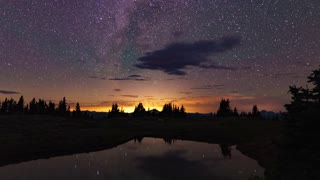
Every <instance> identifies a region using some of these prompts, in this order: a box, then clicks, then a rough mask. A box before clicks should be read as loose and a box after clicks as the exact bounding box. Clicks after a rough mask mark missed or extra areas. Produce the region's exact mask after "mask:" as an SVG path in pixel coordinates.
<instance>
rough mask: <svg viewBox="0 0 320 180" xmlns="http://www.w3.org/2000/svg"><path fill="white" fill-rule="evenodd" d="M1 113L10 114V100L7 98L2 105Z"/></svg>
mask: <svg viewBox="0 0 320 180" xmlns="http://www.w3.org/2000/svg"><path fill="white" fill-rule="evenodd" d="M1 112H2V113H7V112H8V99H7V98H6V99H5V100H4V101H3V102H2V105H1Z"/></svg>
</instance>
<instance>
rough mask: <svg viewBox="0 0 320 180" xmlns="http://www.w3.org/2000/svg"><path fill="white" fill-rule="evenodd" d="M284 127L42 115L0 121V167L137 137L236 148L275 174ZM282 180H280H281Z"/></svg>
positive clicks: (244, 121) (240, 121) (250, 121)
mask: <svg viewBox="0 0 320 180" xmlns="http://www.w3.org/2000/svg"><path fill="white" fill-rule="evenodd" d="M283 127H284V126H283V123H282V122H277V121H266V120H262V119H254V118H229V119H212V118H210V119H209V118H208V119H165V118H134V119H133V118H130V119H129V118H127V119H126V118H121V119H106V120H92V119H73V118H63V117H54V116H45V115H23V116H22V115H20V116H19V115H1V116H0V166H4V165H8V164H13V163H19V162H23V161H29V160H35V159H42V158H49V157H54V156H61V155H69V154H75V153H83V152H92V151H98V150H103V149H108V148H112V147H115V146H117V145H120V144H123V143H125V142H128V141H130V140H132V139H134V138H137V137H159V138H167V139H181V140H193V141H199V142H208V143H215V144H230V145H237V148H238V150H240V151H241V152H242V153H244V154H246V155H247V156H249V157H251V158H253V159H256V160H257V161H258V162H259V164H260V165H261V166H263V167H264V168H266V177H267V178H269V179H278V178H283V177H281V173H279V171H278V169H279V167H278V166H280V165H281V163H280V162H279V157H280V155H281V153H282V152H281V149H280V147H281V146H282V145H281V144H283V139H285V138H283V132H284V130H283ZM283 179H285V178H283Z"/></svg>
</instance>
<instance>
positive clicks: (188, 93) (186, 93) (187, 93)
mask: <svg viewBox="0 0 320 180" xmlns="http://www.w3.org/2000/svg"><path fill="white" fill-rule="evenodd" d="M179 93H181V94H185V95H190V94H192V92H179Z"/></svg>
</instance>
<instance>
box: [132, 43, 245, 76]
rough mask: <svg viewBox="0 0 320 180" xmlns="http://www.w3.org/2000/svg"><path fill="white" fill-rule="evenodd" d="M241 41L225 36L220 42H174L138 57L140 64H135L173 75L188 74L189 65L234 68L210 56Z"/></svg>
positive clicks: (141, 67)
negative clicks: (214, 60) (214, 62)
mask: <svg viewBox="0 0 320 180" xmlns="http://www.w3.org/2000/svg"><path fill="white" fill-rule="evenodd" d="M239 43H240V39H239V38H235V37H225V38H222V39H221V40H220V41H218V42H216V41H212V40H211V41H209V40H203V41H197V42H194V43H174V44H171V45H169V46H167V47H165V48H164V49H161V50H157V51H154V52H149V53H146V54H145V56H143V57H141V58H139V59H138V61H139V62H140V64H136V65H135V66H136V67H138V68H140V69H150V70H161V71H164V72H165V73H167V74H173V75H186V72H185V71H184V70H185V68H186V67H187V66H194V67H200V68H206V69H227V70H233V69H234V68H230V67H226V66H220V65H217V64H213V62H211V61H210V59H209V56H211V55H212V54H216V53H222V52H225V51H227V50H230V49H232V48H234V47H235V46H236V45H238V44H239Z"/></svg>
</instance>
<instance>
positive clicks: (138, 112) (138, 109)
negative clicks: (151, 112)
mask: <svg viewBox="0 0 320 180" xmlns="http://www.w3.org/2000/svg"><path fill="white" fill-rule="evenodd" d="M146 115H147V114H146V109H145V108H144V107H143V105H142V103H139V104H138V106H136V107H135V108H134V112H133V116H135V117H141V116H146Z"/></svg>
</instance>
